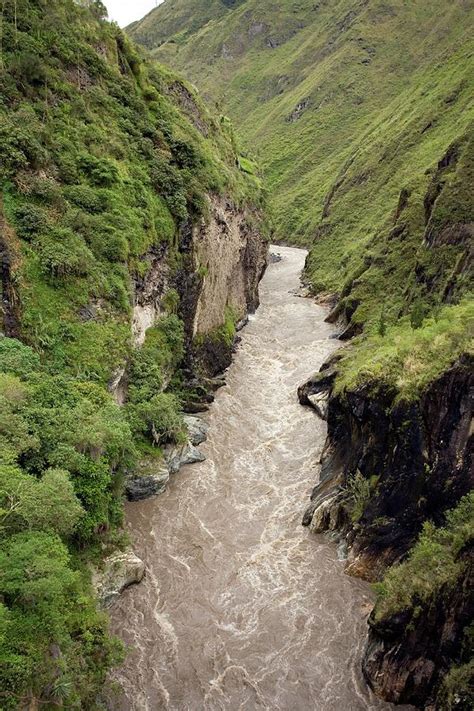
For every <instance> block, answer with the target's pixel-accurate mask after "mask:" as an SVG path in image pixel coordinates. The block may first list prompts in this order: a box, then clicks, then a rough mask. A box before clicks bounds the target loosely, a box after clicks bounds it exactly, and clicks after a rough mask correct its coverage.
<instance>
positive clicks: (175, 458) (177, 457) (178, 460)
mask: <svg viewBox="0 0 474 711" xmlns="http://www.w3.org/2000/svg"><path fill="white" fill-rule="evenodd" d="M165 458H166V461H167V463H168V468H169V472H170V474H176V473H177V472H179V470H180V469H181V467H184V466H185V465H186V464H194V463H195V462H204V461H205V459H206V457H205V456H204V454H203V453H202V452H201V451H199V449H198V448H197V447H195V445H194V444H191V442H186V443H185V444H178V445H175V446H172V447H168V448H167V449H166V450H165Z"/></svg>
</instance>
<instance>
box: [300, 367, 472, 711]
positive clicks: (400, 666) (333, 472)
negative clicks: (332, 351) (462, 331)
mask: <svg viewBox="0 0 474 711" xmlns="http://www.w3.org/2000/svg"><path fill="white" fill-rule="evenodd" d="M338 357H340V356H337V355H336V356H335V357H333V359H332V361H329V362H328V363H326V364H324V366H323V368H322V369H321V372H320V373H318V374H317V375H316V376H314V377H313V378H311V379H310V380H309V381H308V382H307V383H305V384H304V385H302V386H301V387H300V388H299V391H298V394H299V399H300V402H301V403H302V404H304V405H309V406H311V407H312V408H313V409H315V410H316V411H317V412H318V411H319V410H320V404H319V403H320V402H322V401H324V400H325V398H327V400H328V406H327V415H326V417H327V422H328V437H327V441H326V445H325V448H324V451H323V454H322V456H321V472H320V482H319V483H318V485H317V486H316V487H315V488H314V490H313V493H312V496H311V504H310V506H309V507H308V509H307V510H306V512H305V515H304V519H303V524H304V525H306V526H310V527H311V529H312V530H313V531H315V532H318V533H319V532H323V531H329V530H331V531H334V530H338V531H339V532H340V535H341V536H344V537H345V540H346V543H347V545H348V550H349V557H348V562H347V566H346V571H347V572H348V573H350V574H352V575H356V576H359V577H362V578H365V579H367V580H377V579H380V578H381V576H382V575H383V573H384V572H385V570H386V569H387V567H388V566H390V565H392V564H394V563H396V562H398V561H400V560H402V559H403V558H404V557H405V556H406V555H407V553H408V551H409V550H410V548H411V547H412V546H413V544H414V542H415V540H416V538H417V536H418V534H419V533H420V531H421V528H422V525H423V523H424V521H426V520H431V521H433V522H434V523H435V524H436V525H442V523H443V521H444V514H445V512H446V511H447V510H448V509H451V508H454V507H455V506H456V505H457V503H458V502H459V500H460V499H461V497H462V496H464V495H465V494H466V493H468V492H469V491H470V490H471V489H472V487H473V484H474V475H473V468H472V452H473V440H474V438H473V430H472V404H473V395H474V376H473V359H472V357H470V356H468V355H465V356H463V357H462V358H460V359H459V360H458V362H456V363H455V364H454V365H453V366H452V367H451V368H450V369H449V370H448V371H446V372H445V373H443V374H442V375H441V376H440V377H439V378H438V379H437V380H435V381H434V382H432V383H431V384H430V385H429V386H428V387H427V388H426V389H425V391H424V392H423V393H422V394H421V395H420V397H419V398H418V399H416V400H414V401H411V402H410V401H397V400H396V393H395V392H394V391H391V390H389V389H385V390H384V389H383V388H379V389H374V386H373V384H372V386H369V385H365V386H361V387H360V388H357V389H355V390H353V391H349V392H343V393H335V392H334V391H333V382H334V379H335V376H336V370H337V358H338ZM318 414H319V415H320V416H321V415H323V416H324V415H325V413H324V412H323V413H321V412H320V411H319V412H318ZM356 475H357V476H359V477H362V478H363V480H365V481H366V482H370V490H369V489H368V491H370V493H369V495H368V496H367V499H366V500H365V501H364V503H363V506H362V511H361V515H360V517H358V518H357V520H355V519H354V516H353V515H351V514H353V508H352V506H351V491H350V483H351V480H352V479H353V477H354V476H356ZM463 554H464V555H465V556H469V555H471V556H472V552H471V553H469V552H468V551H464V553H463ZM467 570H468V572H467V573H466V575H465V576H464V577H463V579H462V580H460V581H459V584H458V585H457V586H456V587H455V588H450V589H444V590H442V591H441V593H439V594H436V595H435V596H434V598H433V599H432V600H430V601H429V602H428V603H424V604H420V605H416V606H414V607H413V609H410V610H405V611H403V612H402V613H400V614H398V615H394V616H392V617H390V618H389V619H383V620H382V621H378V622H377V621H376V620H375V618H374V617H371V619H370V621H369V624H370V631H369V641H368V646H367V650H366V654H365V658H364V674H365V676H366V678H367V680H368V682H369V684H370V685H371V686H372V687H373V689H374V690H375V692H376V693H377V694H378V695H380V696H382V697H383V698H385V699H387V700H389V701H394V702H396V703H411V704H415V705H418V706H423V707H424V708H426V709H428V708H430V709H435V708H441V707H439V706H438V705H437V702H436V694H437V693H438V691H439V688H440V684H441V680H442V677H443V675H444V674H445V672H446V671H447V670H448V669H449V668H450V666H451V665H452V664H456V663H458V662H459V657H460V653H459V650H460V647H461V639H462V636H463V630H464V628H465V626H466V624H467V620H468V618H469V616H470V615H471V616H472V612H473V605H474V603H473V599H472V594H469V593H468V591H469V589H471V591H472V575H473V573H472V558H470V565H469V566H468V569H467ZM469 586H470V588H469ZM432 704H434V705H432ZM459 708H464V707H463V706H459ZM466 708H467V707H466Z"/></svg>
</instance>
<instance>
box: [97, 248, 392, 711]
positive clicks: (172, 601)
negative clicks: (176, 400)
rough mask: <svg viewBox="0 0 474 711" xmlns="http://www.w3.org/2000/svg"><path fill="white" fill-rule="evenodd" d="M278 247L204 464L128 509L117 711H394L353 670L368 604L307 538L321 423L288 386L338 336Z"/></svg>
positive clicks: (117, 611) (299, 255) (221, 399)
mask: <svg viewBox="0 0 474 711" xmlns="http://www.w3.org/2000/svg"><path fill="white" fill-rule="evenodd" d="M273 251H274V252H278V253H280V255H281V257H282V260H281V261H279V262H277V263H271V264H270V265H269V267H268V269H267V272H266V274H265V277H264V279H263V281H262V283H261V287H260V293H261V302H262V303H261V305H260V307H259V309H258V311H257V312H256V314H255V316H253V317H251V321H250V323H249V324H248V325H247V326H246V327H245V329H244V330H243V331H242V332H241V335H242V340H241V342H240V343H239V345H238V348H237V352H236V355H235V358H234V362H233V364H232V366H231V367H230V369H229V370H228V372H227V373H226V381H227V383H226V386H225V387H223V388H222V389H220V390H219V391H218V393H217V396H216V400H215V402H214V403H213V404H212V405H211V409H210V410H209V412H208V413H207V414H206V415H205V417H206V421H207V422H208V424H209V433H208V441H207V442H206V443H205V444H202V445H201V446H200V449H201V450H202V451H203V452H204V453H205V455H206V457H207V460H206V461H205V462H203V463H201V464H193V465H190V466H188V467H186V468H184V469H182V470H181V472H180V473H179V474H176V475H175V477H174V478H173V479H172V480H171V482H170V485H169V487H168V490H167V492H166V493H165V494H163V495H162V496H161V497H160V498H159V499H149V500H147V501H142V502H137V503H131V504H128V505H127V510H126V518H127V524H128V527H129V530H130V533H131V536H132V541H133V548H134V550H135V551H136V552H137V553H138V554H139V556H140V557H141V558H142V559H143V560H144V562H145V564H146V568H147V574H146V577H145V580H144V581H143V582H142V583H141V585H140V586H139V587H138V588H130V590H129V591H127V592H126V593H125V594H124V595H123V596H122V598H121V599H120V600H119V601H118V602H117V604H116V605H115V606H114V607H113V608H112V610H111V614H112V620H113V630H114V631H115V633H116V634H117V635H119V636H120V637H121V638H122V639H123V640H124V641H125V642H126V644H127V645H129V649H130V652H129V655H128V657H127V661H126V664H125V666H124V668H123V669H122V670H120V671H119V673H118V674H116V675H115V678H116V679H117V680H118V681H119V683H120V686H121V687H122V688H123V689H124V690H125V697H124V698H122V699H121V703H117V705H113V708H120V709H123V710H124V711H125V709H130V710H132V709H133V710H136V711H138V710H139V709H150V711H151V710H152V709H159V708H163V709H164V708H169V709H198V708H206V709H234V708H252V709H253V708H255V709H257V708H271V709H288V708H297V709H303V708H308V707H309V706H311V705H314V707H315V708H321V709H327V711H336V709H340V708H351V709H354V710H355V709H372V710H373V711H376V710H380V711H382V709H385V710H387V709H389V708H391V705H390V704H385V703H383V702H381V701H378V700H376V699H375V698H374V697H373V696H372V695H371V694H370V692H369V691H368V690H367V688H366V686H365V683H364V681H363V679H362V676H361V671H360V664H361V656H362V651H363V645H364V627H365V619H366V616H367V614H368V611H369V610H370V608H371V606H372V593H371V591H370V589H369V587H368V586H367V585H365V584H364V583H361V582H358V581H356V580H355V579H354V578H352V579H351V578H349V577H347V576H344V574H343V563H342V562H341V561H340V560H339V559H338V557H337V553H336V546H335V545H334V544H328V542H326V541H325V540H324V539H323V538H322V537H320V538H319V539H318V538H313V537H312V536H311V537H310V536H309V535H308V533H307V532H306V531H305V529H303V528H302V527H301V513H300V511H301V503H302V501H303V500H304V497H305V496H306V495H307V494H308V491H309V487H311V486H312V484H313V481H314V479H315V477H316V462H317V460H318V458H319V456H320V453H321V449H322V446H323V444H324V438H325V427H324V424H323V423H322V422H320V421H318V420H317V418H316V415H314V414H313V413H311V412H310V411H306V412H305V411H304V410H302V408H301V407H300V405H299V404H298V401H297V398H296V388H297V386H298V384H299V383H300V382H301V380H302V379H304V377H305V374H306V373H307V372H308V370H309V369H310V368H311V367H313V366H314V364H315V363H317V362H318V361H320V362H322V361H323V360H325V359H326V357H327V356H328V355H329V354H330V353H331V352H333V351H334V349H335V347H336V346H337V341H336V340H334V338H331V336H332V335H333V334H334V328H333V327H332V326H330V325H328V324H325V323H324V316H325V311H326V310H325V309H324V308H323V307H321V306H318V305H316V304H315V303H314V302H313V300H312V299H307V298H302V295H301V290H300V281H299V280H300V274H301V270H302V268H303V266H304V259H305V252H304V250H299V249H292V248H285V247H274V248H273Z"/></svg>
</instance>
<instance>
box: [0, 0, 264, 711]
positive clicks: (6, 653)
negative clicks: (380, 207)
mask: <svg viewBox="0 0 474 711" xmlns="http://www.w3.org/2000/svg"><path fill="white" fill-rule="evenodd" d="M0 27H1V30H0V44H1V57H0V188H1V193H0V256H1V297H2V300H1V304H2V314H1V315H2V317H3V318H2V322H3V323H2V332H1V333H0V539H1V554H0V689H1V691H0V707H1V708H2V709H5V711H7V709H16V708H18V707H24V706H25V705H30V704H31V708H33V706H34V705H35V704H40V705H41V706H42V707H44V708H51V707H53V706H54V707H56V706H61V707H63V708H68V709H73V708H87V709H93V708H99V707H101V706H100V693H99V692H101V691H102V689H103V686H104V682H105V679H106V674H107V671H108V669H109V668H110V666H111V665H112V664H114V663H115V662H116V661H117V660H118V659H119V658H120V654H121V650H120V646H118V645H117V643H116V642H115V641H114V640H112V639H110V638H109V636H108V633H107V621H106V618H105V617H104V615H103V614H102V613H100V612H98V611H97V609H96V603H95V598H94V594H93V591H92V588H91V583H90V569H89V566H90V562H91V560H93V561H95V562H98V561H99V559H100V557H101V555H103V553H104V552H105V551H107V550H108V548H110V546H112V545H115V544H117V543H120V541H119V538H118V534H117V533H116V532H115V531H117V527H118V526H119V524H120V523H121V520H122V481H123V477H124V475H125V474H126V473H127V472H130V471H131V470H132V469H133V467H134V465H135V462H136V461H137V458H138V457H141V456H143V454H147V455H149V456H153V457H156V456H159V452H160V449H159V447H160V445H162V444H163V443H166V442H170V441H173V440H178V441H179V440H180V439H181V437H182V436H183V422H182V418H181V414H180V409H181V399H180V393H181V381H180V364H181V361H182V358H183V354H184V336H183V323H182V321H181V320H180V318H179V317H178V315H177V313H178V302H179V297H178V294H177V292H176V291H175V290H174V289H173V288H171V287H168V291H167V292H165V293H164V294H163V298H162V303H161V308H160V311H161V313H162V317H161V319H160V320H159V321H158V322H157V323H156V324H155V326H154V327H153V328H151V329H149V331H148V333H147V335H146V340H145V343H144V345H143V347H142V348H139V349H135V348H134V346H133V341H132V330H131V310H132V294H133V288H134V285H135V284H136V283H137V282H139V281H140V280H142V281H143V279H145V277H146V275H147V273H148V271H149V270H150V268H151V264H152V258H153V255H156V254H159V255H162V258H163V260H164V261H165V262H166V264H167V269H168V273H169V275H170V276H169V283H170V284H171V283H172V280H173V275H174V274H177V273H178V271H179V270H180V268H182V255H181V253H180V250H179V235H180V230H182V229H183V227H184V226H187V225H192V223H193V222H195V221H198V220H200V219H205V217H206V211H207V198H206V196H207V195H208V194H212V193H214V194H216V193H217V194H219V193H226V194H228V195H231V196H232V199H233V201H234V202H235V203H237V204H238V203H239V201H240V202H241V201H244V200H247V199H248V197H249V196H250V195H256V194H257V192H258V184H257V183H258V181H257V180H256V179H255V178H254V177H249V175H248V173H246V172H244V171H243V170H240V169H239V165H238V156H237V154H236V152H235V139H234V137H233V133H232V127H231V125H230V123H229V122H227V121H226V122H222V123H221V122H220V121H219V120H218V119H214V118H213V117H212V116H211V114H210V113H209V112H208V111H207V110H206V108H205V107H204V106H203V105H202V103H201V101H200V100H199V98H198V97H196V96H195V95H194V93H193V92H192V90H191V89H189V88H188V87H187V86H186V85H185V84H184V83H183V82H182V81H181V80H178V79H177V78H176V77H175V76H174V75H173V74H171V73H170V72H168V71H167V70H165V69H163V68H161V67H159V66H153V65H151V64H149V63H147V62H145V61H144V60H142V59H141V58H140V56H139V53H138V51H137V50H136V49H135V48H134V47H133V45H132V44H131V42H130V41H129V40H128V39H127V38H126V37H125V36H124V35H123V33H122V32H121V31H120V30H119V28H118V27H117V26H115V25H111V24H109V23H108V22H107V21H106V20H105V8H104V6H103V4H102V3H101V2H100V1H99V0H81V2H74V1H73V0H4V1H3V2H2V3H1V8H0ZM222 318H223V320H224V318H225V315H224V314H223V315H222ZM124 368H126V369H127V379H128V385H129V397H128V399H127V402H126V406H125V407H119V405H118V404H117V403H116V402H115V400H114V398H113V397H112V395H111V393H110V392H109V388H110V387H111V386H112V384H113V383H116V382H117V374H120V373H121V372H122V371H123V369H124ZM35 707H36V706H35Z"/></svg>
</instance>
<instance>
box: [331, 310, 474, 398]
mask: <svg viewBox="0 0 474 711" xmlns="http://www.w3.org/2000/svg"><path fill="white" fill-rule="evenodd" d="M473 337H474V303H473V302H472V300H471V299H465V300H463V301H462V302H461V303H460V304H457V305H455V306H445V307H443V308H442V309H441V310H440V311H439V313H437V314H436V317H434V316H430V317H429V318H427V319H426V321H424V323H423V326H422V327H421V328H418V329H414V328H413V327H412V325H411V323H410V319H409V318H408V317H405V318H404V319H402V320H401V321H399V322H398V323H395V324H393V325H391V326H389V327H388V328H387V332H386V335H385V336H380V335H379V334H377V333H373V334H372V335H370V336H368V337H363V338H359V339H358V340H356V341H355V343H354V344H353V345H352V346H351V347H350V348H349V349H348V350H347V351H346V352H345V354H344V355H343V358H342V360H341V361H340V364H339V365H340V372H339V376H338V378H337V379H336V385H335V388H336V391H337V392H342V391H343V390H353V389H356V388H357V387H358V386H360V385H365V384H367V383H369V384H370V383H372V384H373V386H374V388H380V387H385V388H389V389H393V390H394V391H395V392H397V393H398V395H397V399H404V400H413V399H416V398H417V397H418V396H419V395H420V393H421V392H422V391H423V390H424V389H425V388H426V386H427V385H428V384H429V383H430V382H432V381H433V380H435V379H436V378H437V377H439V376H440V375H441V374H442V373H443V372H444V371H445V370H447V369H448V368H449V367H450V366H451V365H452V364H453V363H455V361H456V360H457V359H458V358H459V357H460V356H462V355H463V354H465V353H471V354H473V351H474V341H473Z"/></svg>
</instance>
